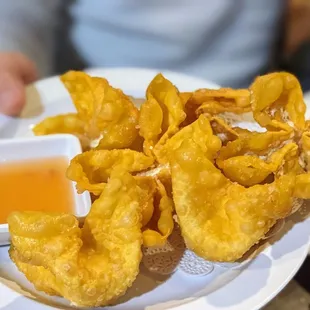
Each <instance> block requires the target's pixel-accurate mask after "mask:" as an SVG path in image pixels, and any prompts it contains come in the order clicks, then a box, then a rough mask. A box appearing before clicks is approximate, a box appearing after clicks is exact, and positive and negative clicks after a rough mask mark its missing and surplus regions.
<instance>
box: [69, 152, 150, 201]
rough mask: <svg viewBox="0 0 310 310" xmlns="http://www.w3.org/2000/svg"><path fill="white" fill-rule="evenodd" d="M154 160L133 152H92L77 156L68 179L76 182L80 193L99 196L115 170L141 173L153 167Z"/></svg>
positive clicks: (70, 167)
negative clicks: (86, 192)
mask: <svg viewBox="0 0 310 310" xmlns="http://www.w3.org/2000/svg"><path fill="white" fill-rule="evenodd" d="M153 162H154V160H153V158H152V157H148V156H146V155H144V154H143V153H140V152H136V151H132V150H127V149H124V150H91V151H88V152H84V153H82V154H79V155H77V156H75V157H74V158H73V159H72V160H71V162H70V165H69V167H68V169H67V177H68V178H69V179H70V180H72V181H75V182H76V187H77V190H78V192H79V193H83V192H84V191H85V190H88V191H89V192H91V193H93V194H95V195H99V194H100V193H101V192H102V191H103V189H104V187H105V185H106V182H107V180H108V178H109V177H110V175H111V173H112V171H113V170H115V169H119V168H121V169H122V170H123V171H127V172H139V171H142V170H145V169H147V168H149V167H150V166H152V164H153Z"/></svg>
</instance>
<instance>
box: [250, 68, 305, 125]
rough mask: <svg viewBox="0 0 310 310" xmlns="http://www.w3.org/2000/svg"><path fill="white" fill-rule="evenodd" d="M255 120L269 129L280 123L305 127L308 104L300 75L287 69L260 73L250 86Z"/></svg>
mask: <svg viewBox="0 0 310 310" xmlns="http://www.w3.org/2000/svg"><path fill="white" fill-rule="evenodd" d="M250 92H251V104H252V111H253V116H254V119H255V120H256V121H257V122H258V123H259V124H260V125H261V126H262V127H265V128H267V129H273V128H277V127H279V123H284V124H287V125H288V126H290V127H293V128H296V129H299V130H303V129H304V128H305V112H306V105H305V103H304V100H303V94H302V90H301V86H300V84H299V82H298V80H297V78H296V77H295V76H294V75H292V74H290V73H287V72H275V73H270V74H266V75H263V76H259V77H257V78H256V79H255V81H254V82H253V84H252V85H251V87H250Z"/></svg>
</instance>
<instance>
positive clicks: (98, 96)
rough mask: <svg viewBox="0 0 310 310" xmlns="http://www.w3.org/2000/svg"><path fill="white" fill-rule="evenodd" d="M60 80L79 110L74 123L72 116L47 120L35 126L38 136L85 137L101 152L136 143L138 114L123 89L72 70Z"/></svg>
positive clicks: (90, 144)
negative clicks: (68, 135) (60, 134)
mask: <svg viewBox="0 0 310 310" xmlns="http://www.w3.org/2000/svg"><path fill="white" fill-rule="evenodd" d="M60 79H61V81H62V82H63V84H64V85H65V87H66V88H67V90H68V91H69V93H70V96H71V98H72V101H73V103H74V105H75V108H76V110H77V114H76V116H75V118H76V120H74V122H73V121H71V119H72V118H73V116H72V114H69V116H68V115H61V116H56V117H52V118H47V119H45V120H43V121H42V122H41V123H39V124H38V125H36V126H35V127H34V129H33V130H34V133H35V134H37V135H45V134H53V133H72V134H76V133H78V135H77V136H78V137H80V136H81V134H83V141H82V143H83V145H85V144H86V143H85V140H86V141H87V142H88V145H87V146H88V148H94V147H97V146H98V147H99V148H101V149H113V148H126V147H129V146H130V145H131V144H132V143H133V142H134V141H135V139H136V137H137V135H138V129H137V125H138V116H139V112H138V109H137V108H136V107H135V106H134V104H133V103H132V101H131V100H130V98H129V97H128V96H126V95H125V94H124V93H123V92H122V91H121V90H119V89H116V88H113V87H112V86H111V85H109V83H108V81H107V80H106V79H104V78H99V77H91V76H89V75H87V74H86V73H84V72H78V71H69V72H67V73H66V74H64V75H62V76H61V77H60ZM67 117H70V119H69V120H68V121H67V120H66V118H67ZM73 124H74V126H73ZM77 127H78V129H79V130H78V132H77Z"/></svg>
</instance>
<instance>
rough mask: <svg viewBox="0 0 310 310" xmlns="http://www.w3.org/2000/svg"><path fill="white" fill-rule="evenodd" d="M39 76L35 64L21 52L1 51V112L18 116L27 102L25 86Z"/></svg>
mask: <svg viewBox="0 0 310 310" xmlns="http://www.w3.org/2000/svg"><path fill="white" fill-rule="evenodd" d="M36 78H37V69H36V67H35V64H34V63H33V62H32V61H31V60H29V59H28V58H27V57H26V56H24V55H23V54H21V53H15V52H6V53H0V113H3V114H6V115H10V116H16V115H18V114H19V113H20V111H21V110H22V108H23V106H24V104H25V99H26V95H25V86H26V85H27V84H29V83H31V82H33V81H35V80H36Z"/></svg>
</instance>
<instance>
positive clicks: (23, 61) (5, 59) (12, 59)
mask: <svg viewBox="0 0 310 310" xmlns="http://www.w3.org/2000/svg"><path fill="white" fill-rule="evenodd" d="M3 71H9V72H11V73H12V74H14V75H15V76H16V77H18V78H21V79H22V80H23V81H24V83H26V84H29V83H32V82H34V81H35V80H36V79H37V77H38V73H37V69H36V67H35V64H34V63H33V62H32V61H31V60H30V59H28V58H27V57H26V56H24V55H23V54H21V53H15V52H11V53H0V74H1V72H3Z"/></svg>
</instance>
